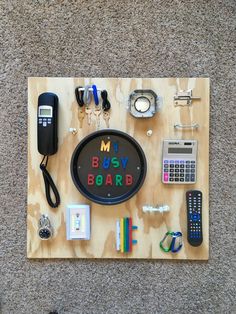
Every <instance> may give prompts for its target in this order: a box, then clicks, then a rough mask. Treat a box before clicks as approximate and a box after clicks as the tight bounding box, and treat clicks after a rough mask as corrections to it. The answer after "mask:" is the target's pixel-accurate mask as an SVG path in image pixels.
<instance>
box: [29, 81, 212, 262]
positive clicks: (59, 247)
mask: <svg viewBox="0 0 236 314" xmlns="http://www.w3.org/2000/svg"><path fill="white" fill-rule="evenodd" d="M88 84H90V85H91V84H96V85H97V86H98V87H99V88H101V89H106V90H107V91H108V95H109V100H110V102H111V104H112V112H111V119H110V128H112V129H117V130H121V131H124V132H126V133H128V134H129V135H131V136H132V137H134V138H135V139H136V140H137V141H138V142H139V144H140V145H141V146H142V148H143V150H144V152H145V155H146V159H147V176H146V179H145V182H144V184H143V186H142V188H141V189H140V191H139V192H138V193H137V194H136V195H135V196H133V197H132V198H131V199H130V200H128V201H126V202H125V203H122V204H119V205H114V206H104V205H98V204H95V203H92V202H91V201H89V200H87V199H86V198H85V197H83V196H82V195H81V194H80V192H79V191H78V190H77V189H76V187H75V186H74V184H73V182H72V179H71V175H70V160H71V156H72V153H73V151H74V149H75V147H76V146H77V144H78V143H79V142H80V141H81V140H82V139H83V138H84V137H85V136H86V135H88V134H90V133H91V132H93V131H96V120H95V116H92V123H91V125H90V126H89V125H88V124H87V122H86V120H84V122H83V127H82V128H81V129H80V128H79V121H78V115H77V114H78V105H77V102H76V99H75V95H74V90H75V87H76V86H84V85H88ZM135 89H152V90H153V91H154V92H156V94H157V95H158V96H160V97H161V99H162V105H161V108H160V110H159V112H158V113H156V115H155V116H154V117H153V118H150V119H136V118H134V117H132V116H131V115H130V114H129V112H128V111H127V104H128V97H129V95H130V93H131V92H132V91H134V90H135ZM186 89H192V90H193V95H194V96H198V97H200V98H201V99H200V100H196V101H194V102H193V105H192V106H189V107H174V102H173V96H174V94H175V93H176V91H179V90H186ZM48 91H51V92H54V93H55V94H57V95H58V97H59V149H58V152H57V154H55V155H53V156H51V157H50V159H49V164H48V169H49V172H50V173H51V175H52V177H53V179H54V182H55V183H56V185H57V187H58V190H59V192H60V195H61V204H60V206H59V207H58V208H57V209H52V208H50V207H49V206H48V204H47V201H46V198H45V191H44V181H43V177H42V173H41V171H40V169H39V164H40V162H41V159H42V156H41V155H40V154H39V153H38V151H37V101H38V96H39V95H40V94H41V93H43V92H48ZM175 123H181V124H192V123H198V124H199V129H198V130H197V131H196V130H192V129H190V130H185V131H181V130H175V129H174V127H173V126H174V124H175ZM71 127H72V128H76V129H78V133H77V134H76V135H72V134H71V133H70V132H68V129H69V128H71ZM103 128H106V124H105V122H104V120H103V119H102V118H101V123H100V129H103ZM148 130H152V132H153V133H152V136H150V137H148V136H147V131H148ZM164 139H196V140H198V159H197V163H198V173H197V183H196V184H194V185H166V184H163V183H162V182H161V162H162V142H163V140H164ZM208 161H209V79H207V78H43V77H32V78H29V80H28V208H27V256H28V258H113V259H117V258H121V259H124V258H135V259H139V258H144V259H194V260H206V259H208V254H209V203H208V198H209V162H208ZM190 189H199V190H201V191H202V193H203V217H202V218H203V239H204V240H203V243H202V245H201V246H200V247H192V246H190V245H189V244H188V242H187V224H186V202H185V193H186V191H187V190H190ZM80 203H82V204H89V205H90V206H91V240H89V241H80V240H73V241H67V240H66V206H67V205H68V204H80ZM147 204H149V205H151V206H155V205H157V204H167V205H169V206H170V211H169V212H166V213H164V214H160V213H155V214H148V213H143V212H142V207H143V206H144V205H147ZM41 214H48V216H49V217H50V220H51V222H52V225H53V228H54V237H53V238H52V239H51V240H49V241H41V240H40V238H39V237H38V235H37V229H38V220H39V217H40V215H41ZM127 216H128V217H132V219H133V223H134V224H135V225H137V226H138V230H137V231H135V236H134V238H135V239H137V241H138V244H137V245H135V246H134V247H133V251H132V253H129V254H121V253H119V252H117V251H116V219H117V218H122V217H127ZM168 230H171V231H181V232H182V233H183V248H182V249H181V250H180V252H179V253H176V254H174V253H164V252H162V251H161V250H160V248H159V242H160V241H161V239H162V238H163V236H164V234H165V232H166V231H168Z"/></svg>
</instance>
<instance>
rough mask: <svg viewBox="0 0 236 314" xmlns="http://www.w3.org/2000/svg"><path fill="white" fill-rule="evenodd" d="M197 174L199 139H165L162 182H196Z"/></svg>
mask: <svg viewBox="0 0 236 314" xmlns="http://www.w3.org/2000/svg"><path fill="white" fill-rule="evenodd" d="M196 176H197V141H196V140H164V141H163V156H162V182H163V183H165V184H194V183H196Z"/></svg>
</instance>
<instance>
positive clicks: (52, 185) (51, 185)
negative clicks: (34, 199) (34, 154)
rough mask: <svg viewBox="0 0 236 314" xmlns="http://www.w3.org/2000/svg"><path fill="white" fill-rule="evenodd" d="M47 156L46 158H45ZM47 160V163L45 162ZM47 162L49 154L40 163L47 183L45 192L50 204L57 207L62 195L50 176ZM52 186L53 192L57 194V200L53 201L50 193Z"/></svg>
mask: <svg viewBox="0 0 236 314" xmlns="http://www.w3.org/2000/svg"><path fill="white" fill-rule="evenodd" d="M45 158H46V160H45ZM44 160H45V163H44ZM47 164H48V156H44V157H43V160H42V161H41V163H40V166H39V167H40V169H41V170H42V173H43V178H44V183H45V193H46V198H47V201H48V204H49V205H50V206H51V207H53V208H56V207H58V206H59V205H60V195H59V193H58V190H57V188H56V186H55V183H54V182H53V180H52V177H51V176H50V174H49V172H48V171H47V169H46V168H47ZM50 188H51V189H52V191H53V194H54V196H55V202H53V200H52V198H51V195H50Z"/></svg>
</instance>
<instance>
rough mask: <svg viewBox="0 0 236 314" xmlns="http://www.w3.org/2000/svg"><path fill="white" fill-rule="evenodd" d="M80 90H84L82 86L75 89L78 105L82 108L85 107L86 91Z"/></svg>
mask: <svg viewBox="0 0 236 314" xmlns="http://www.w3.org/2000/svg"><path fill="white" fill-rule="evenodd" d="M80 88H82V86H78V87H76V89H75V98H76V100H77V103H78V105H79V106H80V107H83V105H84V100H83V97H84V91H83V90H79V89H80Z"/></svg>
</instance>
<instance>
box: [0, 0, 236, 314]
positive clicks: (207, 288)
mask: <svg viewBox="0 0 236 314" xmlns="http://www.w3.org/2000/svg"><path fill="white" fill-rule="evenodd" d="M235 9H236V2H235V0H224V1H220V0H209V1H207V0H205V1H203V0H198V1H194V0H189V1H182V0H172V1H171V0H166V1H164V0H162V1H161V0H160V1H154V0H150V1H142V0H131V1H125V0H121V1H119V0H117V1H116V0H110V1H108V0H106V1H105V0H104V1H102V0H97V1H91V0H87V1H86V0H84V1H76V0H70V1H69V0H67V1H66V0H65V1H62V0H52V1H46V0H35V1H33V0H32V1H29V0H25V1H20V0H16V1H14V0H8V1H5V0H0V12H1V21H0V30H1V33H0V36H1V45H0V49H1V56H0V57H1V64H0V66H1V73H0V75H1V80H0V84H1V88H0V109H1V110H0V115H1V118H0V126H1V133H0V151H1V168H0V172H1V180H0V187H1V202H0V204H1V205H0V206H1V207H0V208H1V212H0V276H1V278H0V280H1V284H0V312H1V313H3V314H12V313H14V314H15V313H16V314H20V313H24V314H36V313H37V314H38V313H49V312H50V311H53V310H56V311H58V313H59V314H62V313H71V314H72V313H170V312H172V313H181V314H182V313H225V314H226V313H236V308H235V291H236V290H235V289H236V287H235V243H234V242H232V240H233V232H235V211H236V206H235V194H236V193H235V192H236V170H235V163H236V158H235V156H236V152H235V138H236V129H235V121H236V115H235V111H236V106H235V96H236V94H235V87H236V84H235V82H236V81H235V76H236V71H235V48H236V45H235V26H236V23H235V21H236V14H235ZM29 76H72V77H73V76H80V77H81V76H87V77H88V76H91V77H100V76H103V77H109V76H113V77H118V76H120V77H122V76H123V77H139V76H140V77H150V76H151V77H152V76H153V77H189V76H193V77H194V76H205V77H210V79H211V112H210V118H211V123H210V244H211V247H210V260H209V262H208V263H203V262H198V263H197V262H167V261H156V262H153V261H152V262H150V261H70V260H56V261H31V260H30V261H29V260H27V258H26V196H27V77H29ZM233 145H234V148H233ZM233 169H234V170H233ZM234 238H235V236H234Z"/></svg>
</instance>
